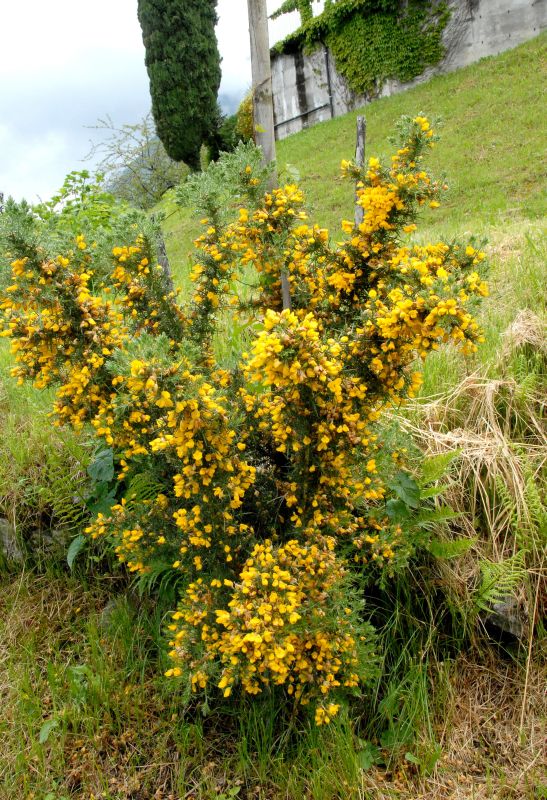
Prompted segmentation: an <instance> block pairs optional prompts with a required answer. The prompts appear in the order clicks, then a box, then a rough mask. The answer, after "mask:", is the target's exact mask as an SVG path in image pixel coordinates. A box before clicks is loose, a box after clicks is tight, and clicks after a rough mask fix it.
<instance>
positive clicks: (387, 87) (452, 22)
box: [272, 0, 547, 139]
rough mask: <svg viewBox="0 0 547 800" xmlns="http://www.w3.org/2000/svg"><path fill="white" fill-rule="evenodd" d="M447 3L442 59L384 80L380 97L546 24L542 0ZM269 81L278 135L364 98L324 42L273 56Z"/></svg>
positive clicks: (531, 34)
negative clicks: (411, 75)
mask: <svg viewBox="0 0 547 800" xmlns="http://www.w3.org/2000/svg"><path fill="white" fill-rule="evenodd" d="M448 4H449V6H450V10H451V14H450V19H449V21H448V23H447V25H446V28H445V30H444V33H443V41H444V45H445V48H446V55H445V57H444V59H443V60H442V61H441V62H440V63H439V64H438V65H437V66H435V67H431V68H428V69H427V70H426V71H425V72H424V73H423V74H422V75H420V76H419V77H418V78H416V79H415V80H413V81H412V82H411V83H401V82H399V81H394V80H390V81H387V82H386V83H385V84H384V86H383V88H382V90H381V92H380V97H384V96H387V95H391V94H395V93H396V92H401V91H404V90H405V89H408V88H409V87H411V86H414V85H416V84H417V83H422V82H423V81H426V80H428V79H429V78H430V77H431V76H432V75H437V74H439V73H443V72H451V71H452V70H454V69H457V68H458V67H464V66H466V65H467V64H471V63H472V62H474V61H478V60H479V59H480V58H483V57H484V56H491V55H496V54H497V53H501V52H503V51H504V50H508V49H509V48H511V47H516V45H518V44H521V43H522V42H525V41H527V40H528V39H531V38H533V37H534V36H536V35H537V34H539V33H540V32H541V31H542V30H543V29H544V28H546V27H547V0H449V3H448ZM272 84H273V97H274V117H275V125H276V136H277V138H278V139H283V138H285V136H288V135H289V134H291V133H296V132H297V131H300V130H302V129H303V128H307V127H309V126H310V125H314V124H315V123H316V122H321V121H322V120H325V119H330V118H331V117H336V116H339V115H340V114H345V113H346V112H347V111H352V110H353V109H355V108H359V107H360V106H363V105H365V103H366V102H367V98H366V97H364V96H362V95H356V94H354V93H353V92H352V91H351V90H350V89H349V87H348V85H347V83H346V81H345V80H344V78H343V77H342V76H341V75H340V74H339V73H338V72H337V70H336V67H335V65H334V59H333V57H332V54H331V53H330V52H329V51H328V49H327V48H326V47H319V48H318V49H317V50H315V52H313V53H312V54H311V55H304V54H303V53H297V54H295V55H279V54H276V55H274V56H273V57H272Z"/></svg>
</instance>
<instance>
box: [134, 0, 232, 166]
mask: <svg viewBox="0 0 547 800" xmlns="http://www.w3.org/2000/svg"><path fill="white" fill-rule="evenodd" d="M216 4H217V0H138V16H139V22H140V25H141V28H142V38H143V42H144V47H145V50H146V57H145V63H146V69H147V71H148V77H149V80H150V94H151V96H152V114H153V116H154V122H155V123H156V130H157V133H158V136H159V138H160V139H161V141H162V143H163V146H164V147H165V149H166V151H167V153H168V154H169V156H170V157H171V158H172V159H174V160H175V161H185V162H186V163H187V164H188V165H189V166H191V167H196V166H198V165H199V151H200V147H201V144H202V143H203V142H207V141H208V140H209V139H210V138H211V137H213V136H214V133H215V128H216V125H217V122H218V113H217V93H218V87H219V85H220V56H219V52H218V46H217V40H216V36H215V24H216V21H217V14H216Z"/></svg>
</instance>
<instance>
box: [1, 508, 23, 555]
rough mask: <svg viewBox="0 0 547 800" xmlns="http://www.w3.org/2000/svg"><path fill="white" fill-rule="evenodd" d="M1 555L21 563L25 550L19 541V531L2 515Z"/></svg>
mask: <svg viewBox="0 0 547 800" xmlns="http://www.w3.org/2000/svg"><path fill="white" fill-rule="evenodd" d="M0 556H2V557H3V558H4V559H5V560H6V561H8V562H13V563H16V564H21V563H22V562H23V559H24V556H23V551H22V550H21V548H20V546H19V542H18V541H17V532H16V530H15V528H14V526H13V525H12V524H11V522H9V520H7V519H6V518H5V517H0Z"/></svg>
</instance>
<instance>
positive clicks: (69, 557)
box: [66, 533, 87, 569]
mask: <svg viewBox="0 0 547 800" xmlns="http://www.w3.org/2000/svg"><path fill="white" fill-rule="evenodd" d="M86 542H87V539H86V537H85V536H84V535H83V533H80V534H79V535H78V536H76V537H75V538H74V539H73V540H72V541H71V543H70V547H69V548H68V550H67V553H66V563H67V564H68V566H69V567H70V569H72V565H73V564H74V561H75V560H76V558H77V556H78V555H79V554H80V553H81V552H82V550H83V548H84V547H85V544H86Z"/></svg>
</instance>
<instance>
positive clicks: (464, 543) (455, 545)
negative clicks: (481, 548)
mask: <svg viewBox="0 0 547 800" xmlns="http://www.w3.org/2000/svg"><path fill="white" fill-rule="evenodd" d="M476 541H477V537H476V536H474V537H473V538H472V539H453V540H449V539H432V540H431V541H430V542H429V545H428V547H427V549H428V551H429V552H430V553H431V555H432V556H435V558H458V556H462V555H463V554H464V553H467V551H468V550H469V549H470V548H471V547H473V545H474V544H475V542H476Z"/></svg>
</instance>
